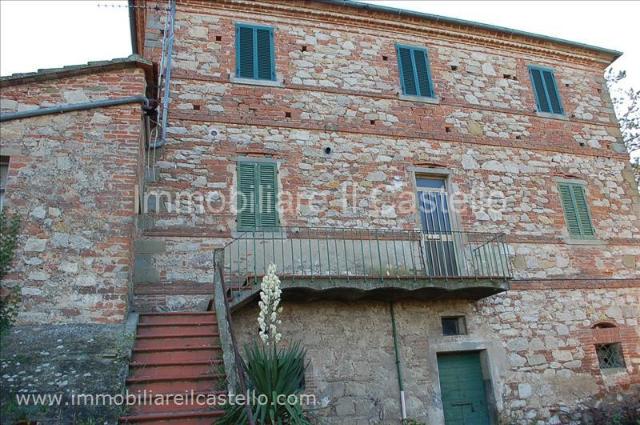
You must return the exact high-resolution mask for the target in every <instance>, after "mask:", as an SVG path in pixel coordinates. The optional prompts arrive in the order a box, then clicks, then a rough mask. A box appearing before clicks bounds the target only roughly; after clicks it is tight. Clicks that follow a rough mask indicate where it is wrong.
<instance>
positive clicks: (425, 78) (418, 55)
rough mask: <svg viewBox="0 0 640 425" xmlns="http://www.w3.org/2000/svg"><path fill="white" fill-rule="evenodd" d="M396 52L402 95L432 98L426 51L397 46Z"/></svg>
mask: <svg viewBox="0 0 640 425" xmlns="http://www.w3.org/2000/svg"><path fill="white" fill-rule="evenodd" d="M396 50H397V54H398V71H399V73H400V86H401V87H402V94H404V95H409V96H421V97H433V96H434V94H433V83H432V81H431V70H430V68H429V54H428V52H427V49H424V48H420V47H410V46H400V45H397V46H396Z"/></svg>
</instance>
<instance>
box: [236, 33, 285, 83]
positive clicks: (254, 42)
mask: <svg viewBox="0 0 640 425" xmlns="http://www.w3.org/2000/svg"><path fill="white" fill-rule="evenodd" d="M236 76H238V77H240V78H251V79H255V80H275V79H276V75H275V58H274V47H273V29H272V28H269V27H262V26H256V25H246V24H237V25H236Z"/></svg>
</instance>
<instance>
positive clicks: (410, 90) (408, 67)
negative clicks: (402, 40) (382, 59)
mask: <svg viewBox="0 0 640 425" xmlns="http://www.w3.org/2000/svg"><path fill="white" fill-rule="evenodd" d="M398 67H399V68H400V85H401V86H402V93H403V94H406V95H412V96H417V95H418V91H417V87H416V82H415V79H414V74H413V60H412V57H411V50H410V49H409V48H407V47H399V46H398Z"/></svg>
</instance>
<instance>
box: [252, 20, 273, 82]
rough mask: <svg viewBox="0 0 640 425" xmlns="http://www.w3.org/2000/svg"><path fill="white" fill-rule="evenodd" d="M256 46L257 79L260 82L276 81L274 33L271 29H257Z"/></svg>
mask: <svg viewBox="0 0 640 425" xmlns="http://www.w3.org/2000/svg"><path fill="white" fill-rule="evenodd" d="M256 46H257V52H256V60H257V63H258V74H257V78H258V79H260V80H275V75H273V70H274V66H273V59H274V58H273V52H272V50H273V48H272V47H273V32H272V31H271V30H270V29H262V28H261V29H256Z"/></svg>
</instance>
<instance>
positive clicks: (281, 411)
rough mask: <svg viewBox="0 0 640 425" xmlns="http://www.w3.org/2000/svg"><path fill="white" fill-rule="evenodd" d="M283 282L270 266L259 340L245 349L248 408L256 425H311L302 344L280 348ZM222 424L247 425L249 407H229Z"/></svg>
mask: <svg viewBox="0 0 640 425" xmlns="http://www.w3.org/2000/svg"><path fill="white" fill-rule="evenodd" d="M281 293H282V291H281V289H280V279H278V276H276V266H275V265H273V264H271V265H269V267H268V269H267V274H266V275H265V276H264V278H263V279H262V284H261V288H260V302H259V303H258V305H259V307H260V313H259V315H258V326H259V329H260V331H259V332H258V335H259V337H260V339H259V340H258V341H254V342H253V343H252V344H250V345H247V346H246V347H245V359H246V365H247V366H246V371H247V381H248V382H247V389H248V391H249V394H250V400H248V406H249V407H250V409H251V412H252V413H253V414H252V416H253V419H254V422H255V423H256V424H257V425H310V422H309V420H308V419H307V418H306V416H305V414H304V411H303V409H302V404H301V400H300V397H298V396H299V395H300V394H301V392H302V390H303V389H304V369H305V363H304V358H305V354H306V351H305V349H304V348H303V347H302V346H301V345H300V343H294V344H291V345H289V346H288V347H283V348H278V346H277V345H278V343H279V342H280V339H281V337H282V335H280V333H279V332H278V326H279V325H280V324H281V323H282V321H281V320H279V319H278V314H279V313H281V312H282V308H281V307H280V295H281ZM224 409H225V415H224V417H223V418H222V419H221V420H219V421H218V422H217V423H219V424H230V425H237V424H248V423H249V418H248V417H247V416H248V415H247V406H246V404H244V403H242V404H238V403H228V404H226V405H225V406H224Z"/></svg>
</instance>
